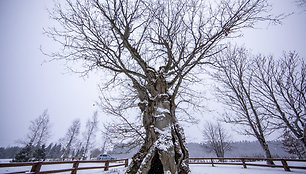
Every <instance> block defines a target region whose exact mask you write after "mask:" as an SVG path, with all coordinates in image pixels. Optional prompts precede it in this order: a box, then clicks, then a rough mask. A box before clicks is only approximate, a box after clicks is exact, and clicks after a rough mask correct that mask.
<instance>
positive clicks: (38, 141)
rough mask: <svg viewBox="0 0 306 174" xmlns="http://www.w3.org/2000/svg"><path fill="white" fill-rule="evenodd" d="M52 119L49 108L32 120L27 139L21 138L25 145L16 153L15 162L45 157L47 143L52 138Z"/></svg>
mask: <svg viewBox="0 0 306 174" xmlns="http://www.w3.org/2000/svg"><path fill="white" fill-rule="evenodd" d="M49 122H50V120H49V115H48V110H47V109H46V110H44V112H43V113H42V114H41V115H40V116H39V117H38V118H36V119H34V120H33V121H31V124H30V126H29V132H28V134H27V136H26V139H23V140H20V142H21V143H22V144H24V145H25V147H24V148H23V149H22V150H21V151H20V152H19V153H17V154H16V155H15V157H14V160H13V161H15V162H27V161H29V160H30V159H31V158H34V159H35V160H42V159H44V158H45V154H44V153H45V152H44V151H45V144H46V142H47V141H48V139H49V138H50V123H49Z"/></svg>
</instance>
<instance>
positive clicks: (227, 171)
mask: <svg viewBox="0 0 306 174" xmlns="http://www.w3.org/2000/svg"><path fill="white" fill-rule="evenodd" d="M3 162H8V161H3V160H2V161H1V160H0V163H3ZM256 163H258V162H256ZM293 165H294V164H293ZM303 165H306V163H298V164H296V166H303ZM70 167H71V166H69V165H56V168H55V165H49V166H43V167H42V170H52V169H53V170H54V169H63V168H70ZM190 169H191V174H216V173H217V174H259V173H260V174H305V173H306V170H299V169H291V172H286V171H284V169H283V168H267V167H255V166H248V168H247V169H244V168H243V167H242V166H228V165H216V166H215V167H212V166H211V165H207V164H191V165H190ZM29 170H30V167H21V168H0V173H8V172H16V171H29ZM125 170H126V168H124V167H117V168H111V169H110V170H109V171H106V172H104V171H103V169H97V170H86V171H78V172H77V173H78V174H85V173H86V174H98V173H99V174H102V173H104V174H122V173H124V171H125ZM66 173H67V174H68V173H69V174H70V172H66Z"/></svg>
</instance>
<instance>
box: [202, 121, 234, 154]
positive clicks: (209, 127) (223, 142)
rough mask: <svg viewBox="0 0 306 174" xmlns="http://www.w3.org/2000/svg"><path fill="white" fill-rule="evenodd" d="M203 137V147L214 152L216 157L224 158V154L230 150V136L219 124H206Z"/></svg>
mask: <svg viewBox="0 0 306 174" xmlns="http://www.w3.org/2000/svg"><path fill="white" fill-rule="evenodd" d="M202 134H203V137H204V139H205V140H206V141H205V146H206V147H207V148H208V149H209V150H211V151H213V152H215V154H216V155H217V157H219V158H224V153H225V152H226V151H229V150H230V149H231V146H230V135H229V133H228V132H226V130H225V129H224V128H223V127H222V126H221V124H220V123H218V124H212V123H207V124H206V125H205V127H204V129H203V132H202Z"/></svg>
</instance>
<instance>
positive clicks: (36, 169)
mask: <svg viewBox="0 0 306 174" xmlns="http://www.w3.org/2000/svg"><path fill="white" fill-rule="evenodd" d="M128 163H129V161H128V159H119V160H110V161H101V160H95V161H48V162H47V161H46V162H45V161H42V162H25V163H0V168H11V167H25V166H29V167H30V168H31V169H30V170H26V171H25V170H23V171H15V172H8V173H6V174H12V173H27V174H28V173H30V174H34V173H35V174H46V173H61V172H71V174H76V173H77V171H79V170H92V169H104V171H108V169H109V168H112V167H119V166H125V167H127V166H128ZM61 164H71V167H70V168H64V169H54V170H41V169H42V166H47V165H61ZM81 164H99V165H97V166H90V167H89V166H80V165H81ZM100 164H102V165H100Z"/></svg>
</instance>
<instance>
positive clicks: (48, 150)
mask: <svg viewBox="0 0 306 174" xmlns="http://www.w3.org/2000/svg"><path fill="white" fill-rule="evenodd" d="M97 115H98V113H97V111H96V112H94V114H93V116H92V118H89V119H88V121H87V123H86V128H85V129H84V132H82V133H83V134H82V135H83V137H79V134H80V127H81V122H80V120H79V119H76V120H74V121H73V122H72V124H71V126H70V127H69V128H68V130H67V132H66V134H65V135H64V137H63V138H61V139H60V140H59V142H58V143H50V144H49V145H48V146H47V142H48V140H49V139H50V123H49V122H50V121H49V114H48V110H47V109H46V110H44V112H43V113H42V114H41V115H40V116H39V117H37V118H36V119H34V120H32V121H31V124H30V126H29V129H28V133H27V135H26V136H25V137H24V138H23V139H21V140H18V141H19V143H20V144H21V145H22V146H21V147H18V146H15V147H6V148H5V147H1V148H0V158H2V159H13V160H12V161H13V162H28V161H44V160H46V159H53V160H67V159H82V160H86V159H88V158H89V157H90V158H92V157H96V156H97V155H99V153H101V152H102V151H103V150H99V149H94V150H93V151H92V149H93V148H94V146H93V142H94V141H93V140H94V138H95V134H96V132H97V128H98V119H97ZM103 146H105V143H104V145H103ZM101 149H104V147H102V148H101Z"/></svg>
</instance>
